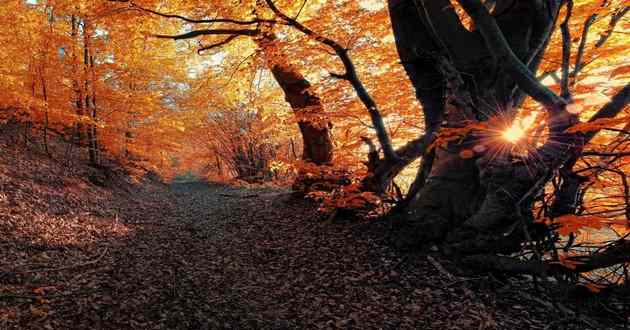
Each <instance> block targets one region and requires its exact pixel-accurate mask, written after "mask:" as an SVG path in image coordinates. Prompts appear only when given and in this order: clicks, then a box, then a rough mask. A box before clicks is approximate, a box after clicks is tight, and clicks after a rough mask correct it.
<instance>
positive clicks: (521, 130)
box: [502, 113, 536, 143]
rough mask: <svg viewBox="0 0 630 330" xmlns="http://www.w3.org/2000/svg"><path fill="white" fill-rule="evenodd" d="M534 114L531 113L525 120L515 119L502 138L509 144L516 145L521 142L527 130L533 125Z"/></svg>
mask: <svg viewBox="0 0 630 330" xmlns="http://www.w3.org/2000/svg"><path fill="white" fill-rule="evenodd" d="M535 120H536V114H535V113H532V114H530V115H528V116H527V117H525V118H517V119H515V120H514V122H512V126H510V127H508V128H507V129H506V130H505V131H503V134H502V136H503V138H504V139H505V140H506V141H508V142H510V143H517V142H518V141H519V140H521V139H522V138H523V137H524V136H525V134H526V133H527V130H528V129H529V128H530V127H531V126H532V124H534V121H535Z"/></svg>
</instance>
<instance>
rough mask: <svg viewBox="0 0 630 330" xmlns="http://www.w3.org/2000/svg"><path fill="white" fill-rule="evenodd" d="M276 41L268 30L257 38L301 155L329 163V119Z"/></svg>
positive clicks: (330, 153) (319, 163) (330, 124)
mask: <svg viewBox="0 0 630 330" xmlns="http://www.w3.org/2000/svg"><path fill="white" fill-rule="evenodd" d="M278 43H279V41H278V40H276V39H275V37H274V36H273V35H272V34H271V32H269V33H265V34H264V35H263V36H262V37H261V38H259V39H258V40H257V44H258V46H259V47H260V48H261V49H262V50H263V52H264V55H265V60H266V62H267V68H269V70H270V71H271V73H272V74H273V77H274V78H275V80H276V82H277V83H278V85H279V86H280V88H282V91H283V92H284V95H285V99H286V101H287V102H288V103H289V105H290V106H291V109H292V110H293V113H294V114H295V117H296V119H297V122H298V126H299V127H300V132H301V133H302V141H303V148H304V150H303V153H302V159H303V160H305V161H307V162H311V163H314V164H316V165H325V164H330V163H331V162H332V160H333V142H332V135H331V132H330V130H331V128H332V123H331V122H330V121H329V120H328V119H327V118H326V113H325V110H324V106H323V104H322V102H321V99H320V98H319V96H317V93H316V92H315V89H314V88H313V86H312V85H311V84H310V82H309V81H308V80H307V79H306V78H305V77H304V75H302V73H301V72H300V70H299V69H298V66H297V65H296V64H295V63H291V61H290V58H291V57H290V56H288V54H285V53H284V52H282V50H281V49H280V47H279V45H278Z"/></svg>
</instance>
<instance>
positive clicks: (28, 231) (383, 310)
mask: <svg viewBox="0 0 630 330" xmlns="http://www.w3.org/2000/svg"><path fill="white" fill-rule="evenodd" d="M0 150H2V149H0ZM5 150H8V149H4V150H2V151H5ZM86 171H87V172H86ZM88 172H89V170H85V169H81V168H74V169H72V168H69V167H67V166H60V165H59V163H57V162H54V161H48V160H45V159H43V158H37V157H35V158H25V157H24V156H23V155H22V154H17V153H10V152H6V153H0V329H220V328H237V329H248V328H249V329H294V328H315V329H318V328H325V329H329V328H340V329H365V328H375V329H400V328H407V329H611V328H623V323H624V321H623V318H621V316H620V315H622V313H623V312H622V311H617V310H615V309H614V308H616V307H615V306H617V305H614V304H607V305H606V309H608V313H606V309H597V313H596V312H594V310H595V309H593V305H595V304H598V303H599V302H600V300H601V298H597V297H595V298H593V297H588V298H584V299H582V298H580V299H579V300H578V303H577V304H575V303H572V304H571V303H568V302H566V301H565V300H561V299H556V298H557V297H555V296H554V294H550V293H547V292H549V291H547V290H537V289H535V288H534V287H533V286H532V285H531V282H530V281H529V280H528V279H519V280H517V279H510V280H506V279H502V280H497V279H495V278H494V277H492V276H490V275H479V274H466V273H464V272H461V271H459V270H458V269H457V268H456V267H454V266H453V265H451V264H450V262H448V261H447V260H446V259H444V258H441V257H440V255H439V253H438V252H431V251H426V252H424V253H417V254H403V253H401V252H398V251H395V250H393V249H392V248H391V247H390V245H389V244H388V242H387V232H388V224H387V223H385V222H383V221H378V220H376V221H374V220H373V221H359V222H345V223H330V222H328V221H322V218H321V217H320V216H319V215H318V214H317V213H316V212H315V211H314V207H313V205H310V204H309V203H308V202H307V201H305V200H303V199H297V198H294V197H292V196H291V194H290V193H289V192H288V191H286V190H282V189H270V188H266V189H244V188H236V187H230V186H224V185H213V184H204V183H180V184H173V185H171V186H169V187H163V186H160V185H157V184H149V183H147V182H145V183H144V184H142V185H140V186H137V185H136V186H133V185H130V184H128V183H117V184H113V185H110V187H97V186H94V185H93V184H92V183H90V182H89V181H88V180H85V179H83V178H84V177H85V176H86V175H89V173H88ZM619 306H621V305H619ZM611 308H612V310H611ZM602 311H603V312H602Z"/></svg>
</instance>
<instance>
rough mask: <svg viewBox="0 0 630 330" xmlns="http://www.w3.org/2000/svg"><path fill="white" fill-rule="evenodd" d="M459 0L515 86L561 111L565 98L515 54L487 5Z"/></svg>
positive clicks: (468, 0) (545, 104) (547, 105)
mask: <svg viewBox="0 0 630 330" xmlns="http://www.w3.org/2000/svg"><path fill="white" fill-rule="evenodd" d="M458 1H459V3H460V4H461V5H462V7H463V8H464V10H465V11H466V13H468V15H469V16H470V17H471V18H472V20H473V21H474V22H475V26H476V27H477V28H478V29H479V31H480V32H481V35H482V36H483V38H484V41H485V42H486V47H487V48H488V50H490V53H491V54H492V55H493V56H494V57H495V59H496V61H497V63H502V65H503V67H504V68H505V69H506V71H507V72H508V74H510V76H511V77H512V79H514V81H515V82H516V84H517V85H518V87H519V88H521V89H522V90H523V91H525V92H526V93H527V94H529V95H530V96H531V97H532V98H533V99H534V100H536V101H537V102H539V103H541V104H542V105H543V106H545V108H546V109H547V110H548V111H549V112H550V113H551V114H552V115H557V114H560V113H562V112H563V110H564V106H565V105H566V101H565V100H563V99H562V98H560V97H559V96H558V95H556V94H555V93H554V92H553V91H551V90H550V89H549V88H547V87H546V86H544V85H543V84H541V83H540V82H539V81H538V80H536V77H535V76H534V74H532V72H531V71H530V70H529V68H528V67H527V66H526V65H525V64H523V62H521V60H520V59H519V58H518V57H517V56H516V54H514V52H513V51H512V49H511V48H510V45H509V44H508V42H507V40H506V39H505V36H504V35H503V32H501V29H500V28H499V26H498V25H497V23H496V21H495V20H494V18H493V17H492V16H491V15H490V13H489V12H488V10H487V9H486V7H485V6H484V5H483V4H482V3H481V2H480V1H479V0H458Z"/></svg>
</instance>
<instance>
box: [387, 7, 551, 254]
mask: <svg viewBox="0 0 630 330" xmlns="http://www.w3.org/2000/svg"><path fill="white" fill-rule="evenodd" d="M531 6H534V2H518V3H517V5H515V6H513V7H511V8H507V9H506V10H504V11H502V15H501V17H500V18H499V17H497V23H498V25H499V26H500V28H501V30H502V31H503V32H504V33H505V34H506V38H507V41H508V43H509V44H510V46H511V48H512V50H513V51H514V53H515V55H516V56H517V57H518V59H520V60H521V61H522V62H524V63H528V64H530V63H533V62H537V61H534V60H533V59H534V58H535V57H537V55H538V54H539V53H540V49H539V48H540V44H541V42H543V41H545V40H546V37H545V36H544V34H545V33H546V30H545V27H547V26H548V25H549V24H552V22H553V19H552V17H545V18H544V19H541V18H540V17H538V16H537V12H536V11H535V10H534V8H532V7H531ZM546 9H550V11H545V12H552V13H553V12H555V11H557V8H555V7H554V8H546ZM390 14H391V18H392V26H393V28H394V35H395V37H396V43H397V48H398V52H399V54H400V57H401V61H402V64H403V65H404V67H405V69H406V71H407V73H408V75H409V78H410V80H411V82H412V84H413V86H414V87H415V90H416V96H417V97H418V100H419V101H420V102H421V104H422V106H423V113H424V117H425V128H426V129H425V131H426V132H427V133H428V134H427V135H426V139H427V143H428V142H430V141H432V140H433V139H434V137H435V134H436V133H437V132H439V131H440V130H441V129H443V128H442V126H444V127H445V128H450V129H452V128H458V127H464V126H466V125H467V124H469V123H471V122H486V124H488V125H500V124H501V122H499V121H498V122H497V123H494V122H492V123H490V122H488V121H487V120H488V119H489V118H492V117H496V116H499V117H502V118H504V119H505V121H509V120H510V119H511V118H512V117H513V116H514V111H513V108H514V104H515V103H516V100H515V95H516V94H515V93H514V92H513V90H515V87H516V85H517V83H516V80H515V79H514V78H513V77H512V76H511V75H509V74H508V72H506V71H507V70H506V69H505V68H504V66H503V63H502V62H501V61H499V60H498V58H497V57H496V54H494V53H492V52H491V51H489V50H488V48H487V47H486V46H487V45H486V40H484V38H483V36H482V34H481V33H480V32H479V31H475V30H473V31H468V30H466V29H465V28H464V27H463V26H462V25H461V22H460V21H459V19H458V17H457V15H456V14H455V13H454V11H453V9H452V7H450V2H449V1H448V0H432V1H411V0H409V1H406V0H399V1H390ZM516 17H519V19H518V20H515V18H516ZM515 22H518V24H514V23H515ZM527 22H531V24H527ZM535 22H537V24H538V25H536V24H534V23H535ZM536 65H537V63H534V64H532V66H533V68H532V69H534V70H535V66H536ZM462 73H465V74H462ZM505 121H504V122H505ZM495 129H497V130H500V127H495ZM496 140H497V137H496V136H490V135H487V134H480V133H479V132H476V133H475V132H473V134H469V135H468V136H467V137H466V138H465V139H464V140H463V141H457V142H450V143H448V144H446V145H441V146H438V147H437V148H436V149H435V150H434V154H433V155H432V156H433V157H425V159H424V160H423V166H422V168H421V169H420V171H419V173H418V176H417V180H416V182H415V183H414V186H413V187H412V190H411V191H410V193H411V196H409V203H408V205H407V206H406V207H405V208H404V209H403V210H402V211H399V212H397V213H396V214H395V215H393V217H394V218H395V220H397V223H398V227H399V231H398V232H399V234H398V235H397V237H396V240H395V242H394V243H395V244H396V245H398V246H399V247H404V248H408V247H412V246H415V245H420V244H426V243H428V242H431V241H443V240H445V239H448V241H449V242H450V243H451V245H453V246H455V247H458V248H461V249H465V250H467V252H469V253H479V252H480V251H486V250H488V249H492V250H494V251H501V252H505V251H513V250H515V249H518V248H519V247H520V242H521V240H522V237H521V236H522V231H520V230H513V226H514V224H515V222H516V221H520V220H522V219H523V218H524V217H525V218H527V217H528V216H529V206H531V200H532V198H533V196H529V195H531V193H530V190H531V189H532V188H533V187H534V186H535V185H536V184H537V181H538V180H539V179H540V178H541V177H543V176H544V175H546V173H545V171H543V170H542V169H538V168H531V167H530V168H527V167H525V163H524V162H518V161H516V157H514V159H512V157H511V155H510V154H509V152H508V153H506V152H505V150H504V151H503V152H501V148H502V146H500V145H498V143H500V142H498V141H496ZM503 147H504V146H503ZM506 232H507V233H509V235H504V233H506ZM516 238H518V239H516Z"/></svg>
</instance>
